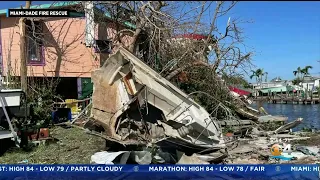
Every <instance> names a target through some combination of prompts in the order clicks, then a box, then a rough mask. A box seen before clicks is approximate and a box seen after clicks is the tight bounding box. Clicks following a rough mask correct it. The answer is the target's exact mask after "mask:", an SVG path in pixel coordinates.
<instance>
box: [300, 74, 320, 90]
mask: <svg viewBox="0 0 320 180" xmlns="http://www.w3.org/2000/svg"><path fill="white" fill-rule="evenodd" d="M319 81H320V77H315V76H305V77H304V78H303V82H302V83H301V85H302V88H303V89H305V90H308V91H315V90H316V87H319Z"/></svg>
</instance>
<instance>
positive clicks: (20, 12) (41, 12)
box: [7, 9, 70, 17]
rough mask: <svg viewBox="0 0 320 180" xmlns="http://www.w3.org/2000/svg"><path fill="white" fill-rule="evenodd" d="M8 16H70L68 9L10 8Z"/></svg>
mask: <svg viewBox="0 0 320 180" xmlns="http://www.w3.org/2000/svg"><path fill="white" fill-rule="evenodd" d="M7 17H70V10H66V9H8V11H7Z"/></svg>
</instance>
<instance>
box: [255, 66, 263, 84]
mask: <svg viewBox="0 0 320 180" xmlns="http://www.w3.org/2000/svg"><path fill="white" fill-rule="evenodd" d="M256 75H257V77H258V79H259V82H260V83H261V82H262V77H263V76H264V72H263V69H260V68H259V69H257V70H256Z"/></svg>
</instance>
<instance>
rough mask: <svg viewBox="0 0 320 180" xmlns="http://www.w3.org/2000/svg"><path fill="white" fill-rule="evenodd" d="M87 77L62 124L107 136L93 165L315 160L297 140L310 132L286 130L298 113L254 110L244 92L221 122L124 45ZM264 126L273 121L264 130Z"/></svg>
mask: <svg viewBox="0 0 320 180" xmlns="http://www.w3.org/2000/svg"><path fill="white" fill-rule="evenodd" d="M92 80H93V82H94V93H93V97H92V103H90V104H89V105H88V106H87V107H86V108H85V109H84V110H83V111H82V112H81V113H80V114H79V115H78V116H77V117H75V118H74V119H73V121H72V122H68V123H67V124H68V125H67V126H70V127H78V128H80V129H83V130H85V133H87V134H91V135H95V136H99V137H100V138H104V139H105V141H106V148H105V151H100V152H97V150H96V151H94V152H96V153H94V154H92V156H91V159H90V162H91V163H93V164H220V163H223V164H270V163H271V164H272V163H288V162H289V163H302V162H304V163H316V162H318V161H319V158H320V153H319V149H320V147H318V146H315V145H312V146H311V145H310V146H306V145H304V144H303V143H301V142H304V141H306V140H307V139H310V138H312V137H309V135H310V134H303V133H300V134H298V133H292V128H295V127H296V126H298V125H300V124H301V122H302V121H303V119H302V118H298V119H297V120H295V121H291V122H288V118H287V117H283V116H272V115H269V114H268V113H267V112H266V111H265V110H264V109H263V108H261V107H260V108H259V110H256V109H254V108H252V107H250V106H249V105H250V103H251V102H250V100H249V99H248V98H247V97H241V96H237V95H234V94H233V95H234V97H235V98H236V99H237V101H238V102H239V104H237V105H236V112H237V113H238V114H239V115H240V117H236V116H232V117H230V118H229V119H223V120H219V119H217V118H215V117H212V116H211V114H209V113H208V112H207V111H206V110H205V109H204V108H203V107H202V106H201V105H199V104H198V103H197V102H195V101H194V100H193V99H191V98H190V96H189V95H187V94H185V93H184V92H182V91H181V90H180V89H179V88H177V87H176V86H174V85H173V84H172V83H170V82H169V81H167V80H166V79H164V78H163V77H161V76H160V75H159V74H158V73H157V72H155V71H154V70H152V69H151V68H150V67H148V66H147V65H145V64H144V63H143V62H142V61H140V60H139V59H137V58H136V57H135V56H134V55H132V54H131V53H130V52H128V51H127V50H125V49H124V48H120V49H119V50H118V51H117V52H116V53H115V54H113V55H111V56H110V58H109V59H108V60H106V61H105V64H104V65H103V66H102V67H101V68H100V69H98V70H96V71H94V72H93V73H92ZM221 106H223V105H221ZM226 111H229V110H228V108H226ZM83 116H86V117H85V118H84V117H83ZM64 125H65V123H64ZM270 125H273V126H274V127H272V128H266V127H268V126H270ZM55 126H58V124H56V125H55ZM299 142H300V144H299ZM82 143H84V142H82ZM284 143H292V145H293V146H292V151H291V152H289V153H287V152H283V153H282V155H281V156H279V157H276V156H272V154H271V151H270V150H271V147H272V146H273V145H274V144H280V145H283V144H284ZM100 144H101V143H100ZM57 146H65V145H63V143H60V144H59V143H57ZM68 146H71V145H68ZM72 148H77V149H79V146H77V147H72ZM72 148H70V149H72ZM99 149H100V148H99ZM92 150H94V148H92V149H91V150H90V152H92ZM70 151H71V150H70ZM88 151H89V150H88Z"/></svg>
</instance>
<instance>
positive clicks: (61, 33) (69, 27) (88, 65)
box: [0, 17, 129, 77]
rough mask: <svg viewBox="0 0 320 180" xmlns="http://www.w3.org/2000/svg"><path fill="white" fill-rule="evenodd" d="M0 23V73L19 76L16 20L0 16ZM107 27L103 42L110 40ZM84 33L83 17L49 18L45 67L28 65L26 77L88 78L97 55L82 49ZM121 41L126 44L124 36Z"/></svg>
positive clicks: (46, 24) (45, 46)
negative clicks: (0, 65)
mask: <svg viewBox="0 0 320 180" xmlns="http://www.w3.org/2000/svg"><path fill="white" fill-rule="evenodd" d="M0 20H1V29H0V30H1V42H2V59H3V70H4V71H3V74H4V76H6V74H7V72H8V71H9V72H10V74H11V75H12V76H19V73H20V45H19V43H20V36H19V27H18V18H12V17H10V18H7V17H1V19H0ZM111 24H112V23H110V26H108V27H107V28H105V35H104V34H102V37H104V39H105V38H107V39H110V38H111V39H112V37H114V32H115V30H114V29H113V27H112V25H111ZM96 29H97V28H96ZM84 32H85V19H84V18H59V19H58V18H50V19H47V20H45V26H44V53H45V65H44V66H28V76H38V77H42V76H56V77H58V76H59V77H91V71H93V70H95V69H96V68H98V67H99V66H100V54H97V53H94V50H93V49H92V48H88V47H86V46H85V44H84V42H85V39H84V38H85V34H84ZM100 33H101V32H100ZM96 36H97V33H96ZM100 36H101V34H100ZM125 38H126V41H127V42H128V41H129V40H128V37H127V36H126V37H125ZM59 49H60V50H59ZM59 52H60V53H59ZM104 57H106V56H104Z"/></svg>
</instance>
